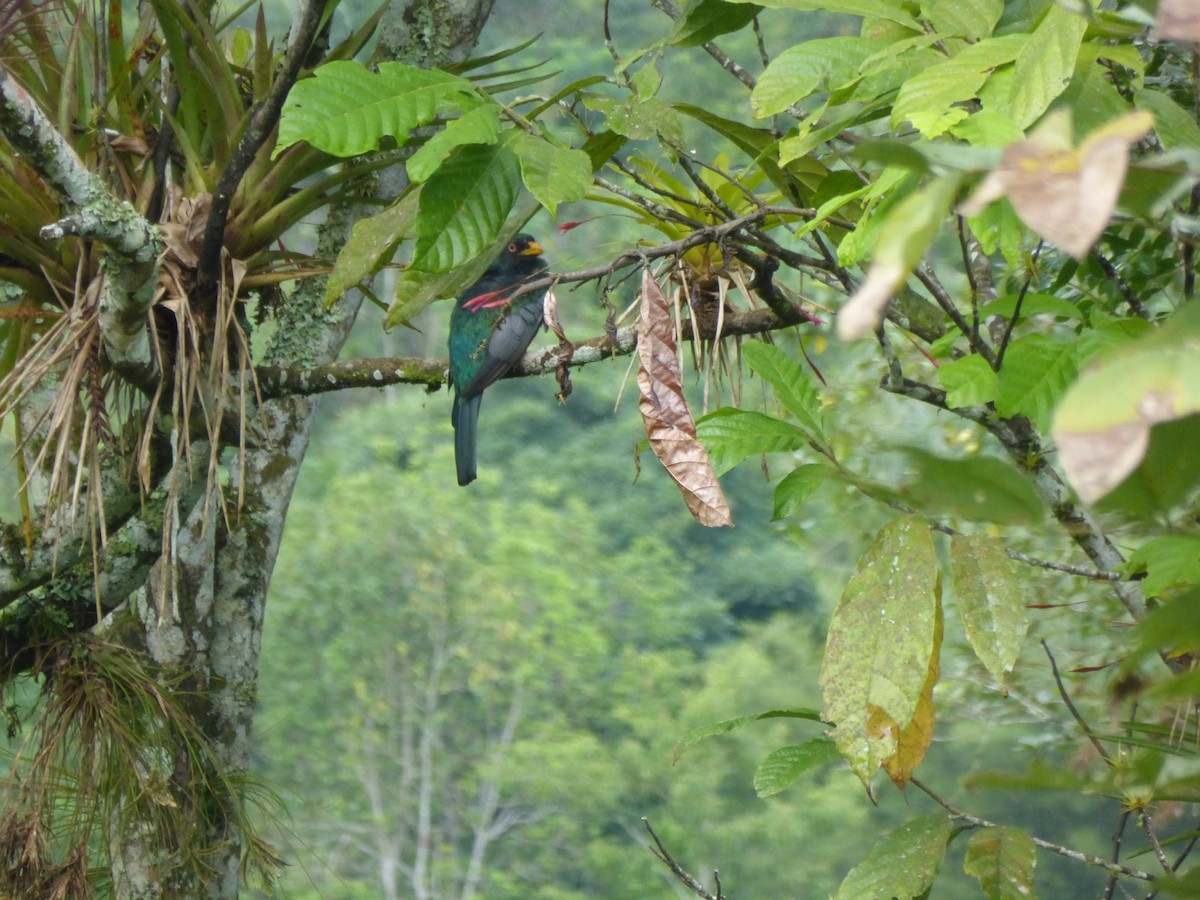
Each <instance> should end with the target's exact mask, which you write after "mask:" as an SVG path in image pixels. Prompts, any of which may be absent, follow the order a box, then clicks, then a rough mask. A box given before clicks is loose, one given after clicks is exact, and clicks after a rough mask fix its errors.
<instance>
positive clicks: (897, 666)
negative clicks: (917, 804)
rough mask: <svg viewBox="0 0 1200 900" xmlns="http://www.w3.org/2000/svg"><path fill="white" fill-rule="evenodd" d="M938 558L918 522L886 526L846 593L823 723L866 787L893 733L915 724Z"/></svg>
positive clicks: (933, 616)
mask: <svg viewBox="0 0 1200 900" xmlns="http://www.w3.org/2000/svg"><path fill="white" fill-rule="evenodd" d="M937 577H938V575H937V560H936V558H935V556H934V550H933V539H932V538H931V537H930V534H929V527H928V526H927V525H925V524H924V523H923V522H922V521H921V520H919V519H917V518H915V517H911V516H910V517H906V518H902V519H897V520H896V521H894V522H892V523H891V524H890V525H888V526H887V527H886V528H884V529H883V530H882V531H881V532H880V533H879V534H878V536H876V538H875V540H874V541H873V542H872V544H871V546H870V547H868V548H867V551H866V552H865V553H864V554H863V555H862V558H861V559H860V560H859V562H858V567H857V568H856V570H855V572H854V575H853V576H852V577H851V579H850V582H849V583H848V584H847V585H846V589H845V590H844V591H843V592H842V596H841V599H840V600H839V601H838V606H837V609H836V610H835V611H834V614H833V621H832V622H831V623H830V626H829V636H828V638H827V640H826V644H825V658H824V661H823V662H822V664H821V679H820V681H821V696H822V699H823V701H824V704H825V713H824V714H825V717H826V719H827V720H828V721H830V722H833V723H835V724H836V725H837V728H836V730H835V731H834V735H833V737H834V740H836V741H837V744H838V749H839V750H840V751H841V754H842V756H844V757H845V758H846V760H847V761H848V762H849V763H850V767H851V768H852V769H853V770H854V772H855V774H857V775H858V776H859V778H861V779H862V780H863V781H864V782H866V781H867V780H868V779H870V777H871V775H872V774H873V773H874V772H875V770H876V769H877V768H878V766H879V764H880V763H881V762H882V761H883V760H884V759H885V758H887V757H889V756H890V755H891V754H892V753H893V752H894V751H895V749H896V737H895V734H894V731H895V729H894V728H886V727H881V725H882V724H884V723H885V722H890V723H895V724H896V725H897V726H898V727H899V728H901V729H902V728H904V727H906V726H907V725H908V724H909V723H910V722H911V721H912V719H913V716H914V714H915V713H916V710H917V705H918V703H919V701H920V698H921V693H922V691H923V689H924V688H925V684H926V681H927V679H928V675H929V669H930V658H931V656H932V655H933V653H934V651H935V648H934V643H935V631H936V622H937V615H938V598H937V590H936V587H937Z"/></svg>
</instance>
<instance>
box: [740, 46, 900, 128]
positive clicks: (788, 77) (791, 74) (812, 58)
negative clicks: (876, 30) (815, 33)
mask: <svg viewBox="0 0 1200 900" xmlns="http://www.w3.org/2000/svg"><path fill="white" fill-rule="evenodd" d="M886 46H887V44H886V42H883V41H870V40H867V39H866V38H859V37H833V38H818V39H816V40H812V41H805V42H804V43H802V44H796V45H795V46H793V47H789V48H788V49H787V50H784V51H783V52H782V53H780V54H779V55H778V56H777V57H775V58H774V59H773V60H771V63H770V64H769V65H768V66H767V68H766V70H765V71H764V72H763V73H762V75H760V76H759V78H758V84H757V85H755V87H754V91H753V92H752V93H751V94H750V106H751V108H752V109H753V110H754V117H755V118H756V119H763V118H767V117H769V116H773V115H775V114H776V113H780V112H783V111H784V110H785V109H787V108H788V107H789V106H791V105H792V104H793V103H796V102H798V101H800V100H803V99H804V98H805V97H807V96H808V95H809V94H811V93H813V92H814V91H816V90H817V89H818V88H821V89H823V90H831V89H833V88H837V87H841V86H842V85H844V84H846V83H848V82H850V81H853V80H854V79H856V78H857V77H858V72H859V67H860V66H861V65H862V64H863V62H864V61H865V60H866V59H867V58H868V57H870V56H872V55H873V54H875V53H878V52H879V51H881V50H883V49H884V48H885V47H886Z"/></svg>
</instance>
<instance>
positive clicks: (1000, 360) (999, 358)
mask: <svg viewBox="0 0 1200 900" xmlns="http://www.w3.org/2000/svg"><path fill="white" fill-rule="evenodd" d="M1043 244H1045V241H1040V240H1039V241H1038V243H1037V246H1036V247H1034V248H1033V255H1032V257H1031V258H1030V260H1029V272H1028V274H1027V275H1026V276H1025V280H1024V281H1023V282H1022V283H1021V290H1020V293H1018V294H1017V302H1016V305H1015V306H1014V307H1013V311H1012V316H1011V317H1010V318H1009V320H1008V325H1007V326H1006V327H1005V329H1004V337H1003V338H1002V339H1001V341H1000V349H999V350H997V351H996V360H995V362H994V363H993V365H992V368H993V369H995V370H996V371H997V372H999V371H1000V366H1002V365H1003V364H1004V353H1005V351H1007V350H1008V342H1009V339H1010V338H1011V337H1012V333H1013V329H1014V328H1016V327H1017V319H1019V318H1020V316H1021V304H1022V303H1024V302H1025V295H1026V294H1027V293H1028V292H1029V286H1030V285H1031V284H1033V279H1034V276H1035V275H1036V274H1037V261H1038V255H1039V254H1040V253H1041V252H1042V245H1043Z"/></svg>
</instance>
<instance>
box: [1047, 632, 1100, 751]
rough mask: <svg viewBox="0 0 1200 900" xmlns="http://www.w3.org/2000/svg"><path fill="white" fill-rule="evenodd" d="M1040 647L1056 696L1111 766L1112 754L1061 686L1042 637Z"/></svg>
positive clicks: (1056, 670) (1056, 664) (1054, 663)
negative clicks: (1043, 653)
mask: <svg viewBox="0 0 1200 900" xmlns="http://www.w3.org/2000/svg"><path fill="white" fill-rule="evenodd" d="M1042 649H1043V650H1045V651H1046V658H1047V659H1049V660H1050V671H1051V672H1052V673H1053V675H1054V683H1055V685H1057V686H1058V696H1060V697H1061V698H1062V702H1063V704H1064V705H1065V706H1066V707H1067V711H1068V712H1069V713H1070V714H1071V718H1073V719H1074V720H1075V722H1076V723H1077V724H1078V725H1079V728H1080V730H1081V731H1083V733H1084V735H1085V736H1086V737H1087V739H1088V740H1089V741H1091V742H1092V746H1093V747H1095V748H1096V752H1097V753H1098V754H1100V758H1101V759H1102V760H1104V762H1105V763H1106V764H1107V765H1108V766H1109V768H1112V767H1113V766H1115V765H1116V762H1115V761H1114V760H1113V758H1112V754H1110V753H1109V752H1108V748H1107V747H1105V746H1104V745H1103V744H1102V743H1100V739H1099V738H1098V737H1096V733H1095V732H1094V731H1092V729H1091V726H1090V725H1088V723H1087V722H1086V721H1085V720H1084V718H1083V716H1082V715H1080V713H1079V710H1078V709H1076V707H1075V703H1074V702H1073V701H1072V700H1071V697H1070V695H1069V694H1068V693H1067V689H1066V687H1064V686H1063V682H1062V676H1060V675H1059V674H1058V663H1056V662H1055V661H1054V654H1053V653H1051V652H1050V645H1049V644H1047V643H1046V640H1045V638H1043V639H1042Z"/></svg>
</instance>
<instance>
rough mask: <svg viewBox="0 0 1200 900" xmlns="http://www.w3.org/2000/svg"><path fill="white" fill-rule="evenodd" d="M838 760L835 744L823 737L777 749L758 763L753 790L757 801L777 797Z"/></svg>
mask: <svg viewBox="0 0 1200 900" xmlns="http://www.w3.org/2000/svg"><path fill="white" fill-rule="evenodd" d="M837 758H838V749H837V744H835V743H834V742H833V741H831V740H829V738H826V737H819V738H813V739H812V740H811V741H805V742H804V743H803V744H793V745H791V746H789V747H780V748H779V749H778V750H773V751H772V752H771V753H769V754H768V755H767V758H766V759H764V760H763V761H762V762H761V763H759V766H758V768H757V769H756V770H755V772H754V790H755V792H756V793H757V794H758V796H760V797H770V796H772V795H774V794H778V793H779V792H780V791H782V790H783V789H784V788H786V787H787V786H788V785H790V784H791V783H792V782H793V781H795V780H796V779H797V778H799V777H800V776H801V775H803V774H804V773H805V772H807V771H808V770H810V769H817V768H820V767H821V766H827V765H829V764H830V763H831V762H833V761H834V760H836V759H837Z"/></svg>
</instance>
